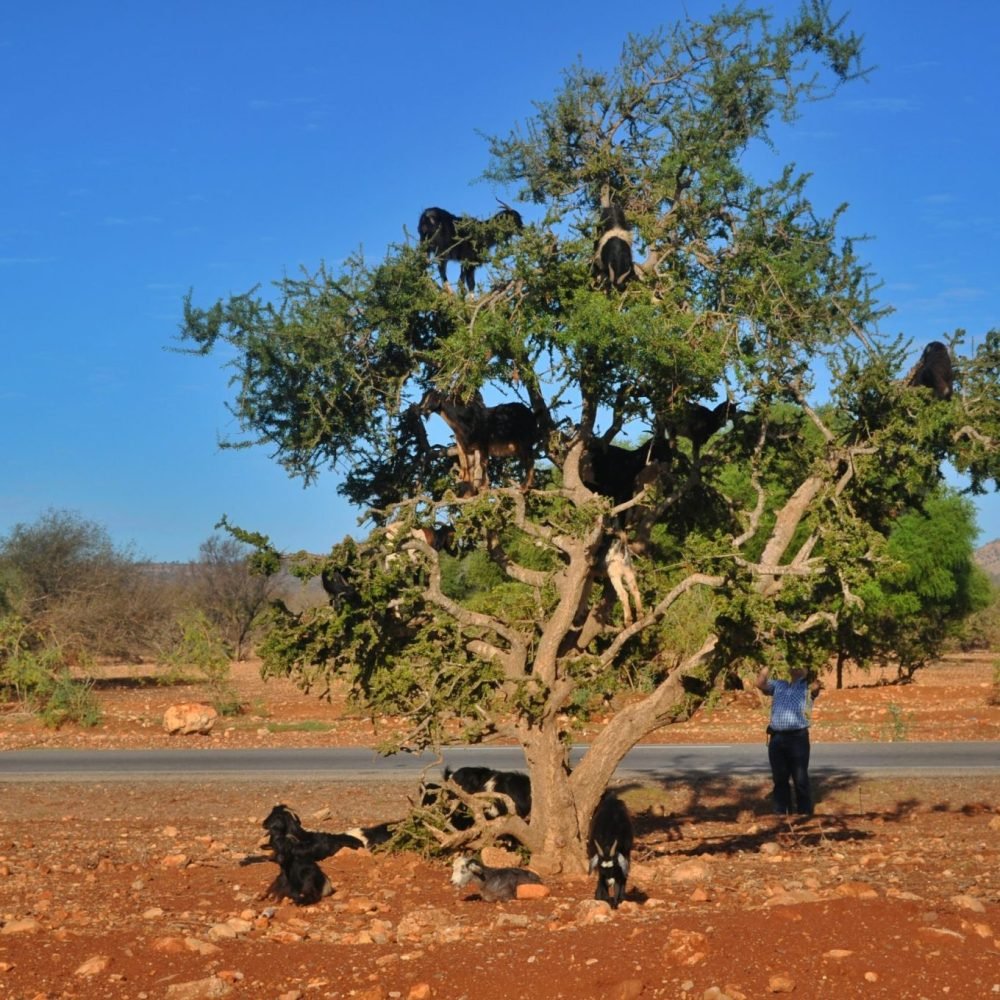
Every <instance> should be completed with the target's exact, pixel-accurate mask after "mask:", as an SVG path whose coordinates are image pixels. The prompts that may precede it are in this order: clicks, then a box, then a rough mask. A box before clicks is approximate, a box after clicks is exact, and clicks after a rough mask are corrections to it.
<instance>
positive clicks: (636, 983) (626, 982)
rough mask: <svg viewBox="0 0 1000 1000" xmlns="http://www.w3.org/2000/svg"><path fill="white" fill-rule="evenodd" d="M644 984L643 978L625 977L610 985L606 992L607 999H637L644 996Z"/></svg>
mask: <svg viewBox="0 0 1000 1000" xmlns="http://www.w3.org/2000/svg"><path fill="white" fill-rule="evenodd" d="M644 988H645V987H644V985H643V982H642V980H641V979H623V980H622V981H621V982H620V983H615V984H614V986H610V987H608V989H607V990H606V991H605V993H604V997H605V998H606V1000H637V998H638V997H640V996H642V991H643V989H644Z"/></svg>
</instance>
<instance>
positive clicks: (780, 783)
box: [767, 729, 813, 816]
mask: <svg viewBox="0 0 1000 1000" xmlns="http://www.w3.org/2000/svg"><path fill="white" fill-rule="evenodd" d="M767 759H768V761H769V763H770V764H771V777H772V778H774V811H775V812H776V813H782V814H784V813H792V812H796V813H799V815H801V816H811V815H812V811H813V801H812V793H811V792H810V790H809V730H808V729H793V730H790V731H786V732H781V731H780V730H778V731H776V732H772V734H771V739H770V741H769V742H768V744H767ZM792 788H794V789H795V807H794V808H793V807H792Z"/></svg>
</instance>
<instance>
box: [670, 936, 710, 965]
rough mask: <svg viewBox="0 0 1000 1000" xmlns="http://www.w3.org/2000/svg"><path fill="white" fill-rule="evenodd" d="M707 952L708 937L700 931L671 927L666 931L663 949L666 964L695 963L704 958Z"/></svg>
mask: <svg viewBox="0 0 1000 1000" xmlns="http://www.w3.org/2000/svg"><path fill="white" fill-rule="evenodd" d="M707 953H708V938H707V937H706V936H705V935H704V934H702V933H701V931H685V930H682V929H681V928H679V927H671V928H670V930H669V931H668V932H667V944H666V946H665V947H664V949H663V959H664V961H665V962H666V963H667V965H672V966H687V965H697V964H698V963H699V962H703V961H704V960H705V956H706V954H707Z"/></svg>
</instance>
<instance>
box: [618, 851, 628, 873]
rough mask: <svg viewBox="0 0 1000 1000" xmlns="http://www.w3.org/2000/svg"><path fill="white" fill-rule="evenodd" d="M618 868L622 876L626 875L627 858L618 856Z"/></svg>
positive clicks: (622, 855) (621, 855)
mask: <svg viewBox="0 0 1000 1000" xmlns="http://www.w3.org/2000/svg"><path fill="white" fill-rule="evenodd" d="M618 867H619V868H621V870H622V875H623V876H627V875H628V858H626V857H625V855H624V854H619V855H618Z"/></svg>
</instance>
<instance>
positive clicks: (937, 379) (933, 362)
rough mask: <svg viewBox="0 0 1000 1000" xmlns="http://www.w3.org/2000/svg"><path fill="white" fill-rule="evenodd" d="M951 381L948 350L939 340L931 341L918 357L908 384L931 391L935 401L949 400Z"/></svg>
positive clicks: (952, 376)
mask: <svg viewBox="0 0 1000 1000" xmlns="http://www.w3.org/2000/svg"><path fill="white" fill-rule="evenodd" d="M953 380H954V373H953V371H952V366H951V355H950V354H949V353H948V348H947V347H946V346H945V345H944V344H942V343H941V341H940V340H932V341H931V342H930V343H929V344H928V345H927V346H926V347H925V348H924V353H923V354H921V355H920V360H919V361H918V362H917V365H916V367H915V368H914V369H913V374H912V375H911V376H910V381H909V384H910V385H918V386H924V388H927V389H931V390H933V392H934V395H935V397H936V398H937V399H951V388H952V382H953Z"/></svg>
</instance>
